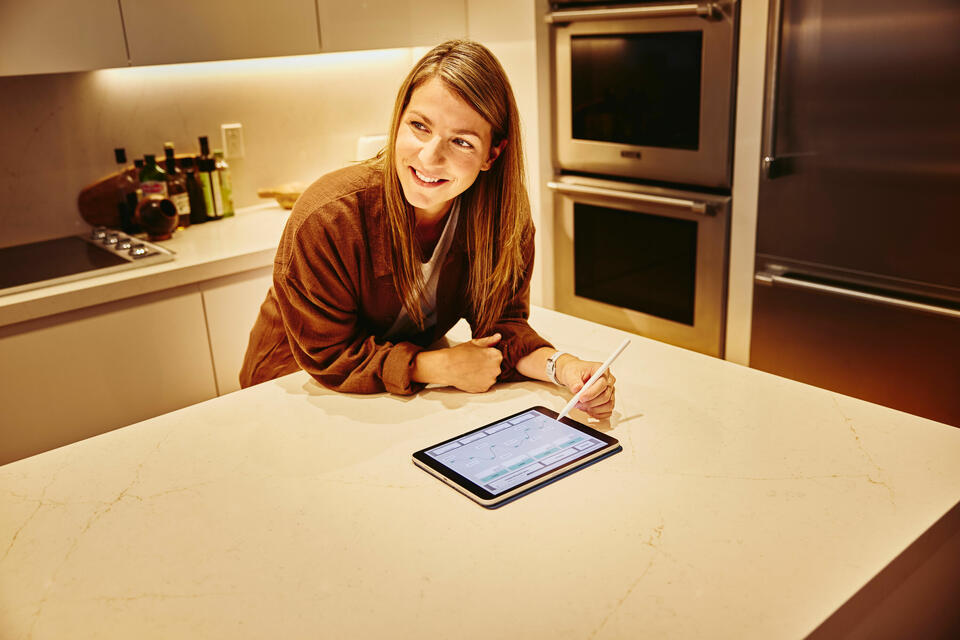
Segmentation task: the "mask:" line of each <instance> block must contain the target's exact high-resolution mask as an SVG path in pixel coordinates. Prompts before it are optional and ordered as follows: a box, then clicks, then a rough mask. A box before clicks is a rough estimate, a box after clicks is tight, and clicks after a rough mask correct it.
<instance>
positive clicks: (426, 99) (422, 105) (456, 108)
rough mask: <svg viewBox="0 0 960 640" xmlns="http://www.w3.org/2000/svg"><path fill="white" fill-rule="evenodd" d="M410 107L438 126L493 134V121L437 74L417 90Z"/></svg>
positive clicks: (412, 95) (481, 134) (488, 134)
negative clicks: (486, 117) (491, 126)
mask: <svg viewBox="0 0 960 640" xmlns="http://www.w3.org/2000/svg"><path fill="white" fill-rule="evenodd" d="M410 111H416V112H418V113H420V114H422V115H423V116H425V117H426V118H427V119H429V120H430V121H431V122H430V123H431V125H432V126H434V127H440V128H444V129H450V130H451V131H461V132H475V133H476V135H479V136H480V137H484V138H486V137H489V136H490V131H491V129H490V123H489V122H487V121H486V120H485V119H484V117H483V116H481V115H480V114H479V113H477V112H476V111H475V110H474V108H473V107H471V106H470V105H469V104H467V102H466V101H465V100H464V99H463V98H461V97H460V96H459V95H457V93H456V92H455V91H453V90H452V89H451V88H450V87H448V86H447V85H446V83H444V82H443V80H441V79H440V78H437V77H433V78H430V79H429V80H427V81H426V82H424V83H423V84H421V85H420V86H419V87H417V88H416V89H414V90H413V93H412V94H411V95H410V102H409V103H408V104H407V112H408V113H409V112H410Z"/></svg>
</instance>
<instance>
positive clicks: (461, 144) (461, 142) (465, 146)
mask: <svg viewBox="0 0 960 640" xmlns="http://www.w3.org/2000/svg"><path fill="white" fill-rule="evenodd" d="M453 144H455V145H457V146H458V147H461V148H463V149H473V145H472V144H470V143H469V142H467V141H466V140H464V139H463V138H454V139H453Z"/></svg>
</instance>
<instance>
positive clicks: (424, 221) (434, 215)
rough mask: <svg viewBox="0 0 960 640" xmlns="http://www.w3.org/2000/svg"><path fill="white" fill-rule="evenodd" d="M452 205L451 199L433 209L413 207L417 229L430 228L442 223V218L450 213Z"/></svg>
mask: <svg viewBox="0 0 960 640" xmlns="http://www.w3.org/2000/svg"><path fill="white" fill-rule="evenodd" d="M452 206H453V200H447V201H446V202H444V203H443V204H442V205H440V206H439V207H437V208H435V209H419V208H417V207H414V208H413V215H414V219H415V220H416V227H417V229H421V228H422V229H431V228H433V227H436V226H437V225H440V224H442V223H443V220H444V218H446V217H447V214H448V213H450V207H452Z"/></svg>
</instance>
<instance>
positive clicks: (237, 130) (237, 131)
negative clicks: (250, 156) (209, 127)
mask: <svg viewBox="0 0 960 640" xmlns="http://www.w3.org/2000/svg"><path fill="white" fill-rule="evenodd" d="M220 136H221V137H222V138H223V157H224V158H242V157H243V125H242V124H240V123H239V122H233V123H230V124H222V125H220Z"/></svg>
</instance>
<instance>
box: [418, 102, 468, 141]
mask: <svg viewBox="0 0 960 640" xmlns="http://www.w3.org/2000/svg"><path fill="white" fill-rule="evenodd" d="M410 113H412V114H414V115H416V116H418V117H419V118H420V119H421V120H423V121H424V122H426V123H427V125H428V126H431V127H432V126H433V123H432V122H431V121H430V118H428V117H427V116H425V115H424V114H422V113H420V112H419V111H414V110H413V109H410ZM454 133H455V134H457V135H458V136H462V135H468V136H473V137H475V138H480V134H479V133H477V132H476V131H474V130H473V129H457V130H456V131H454Z"/></svg>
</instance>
